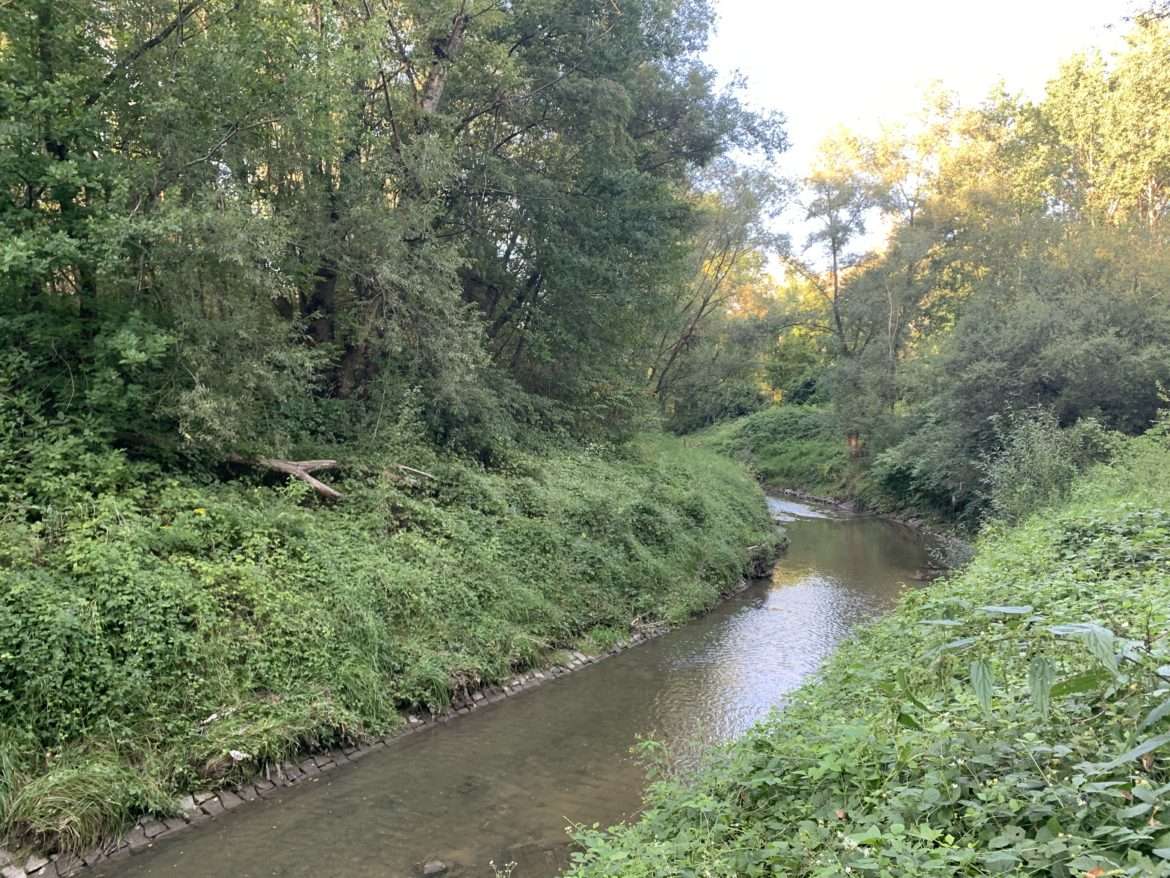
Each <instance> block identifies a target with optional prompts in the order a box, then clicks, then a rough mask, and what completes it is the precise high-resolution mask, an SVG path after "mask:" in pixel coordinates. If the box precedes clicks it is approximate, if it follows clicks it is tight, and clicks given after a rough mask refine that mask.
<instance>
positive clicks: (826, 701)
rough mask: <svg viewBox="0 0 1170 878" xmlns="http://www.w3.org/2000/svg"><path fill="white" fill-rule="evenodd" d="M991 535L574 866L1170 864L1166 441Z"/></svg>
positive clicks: (593, 843)
mask: <svg viewBox="0 0 1170 878" xmlns="http://www.w3.org/2000/svg"><path fill="white" fill-rule="evenodd" d="M1167 448H1168V444H1167V435H1166V431H1165V428H1159V429H1158V430H1157V431H1155V432H1153V433H1151V434H1150V435H1148V436H1145V437H1142V438H1139V439H1136V440H1131V441H1130V442H1129V443H1128V444H1127V446H1126V447H1125V448H1124V449H1123V450H1122V451H1121V452H1120V453H1119V456H1118V458H1117V460H1116V461H1115V462H1114V463H1113V464H1111V465H1108V466H1100V467H1097V468H1096V469H1094V470H1093V471H1092V473H1091V474H1090V475H1089V476H1088V477H1087V478H1086V479H1084V480H1083V481H1081V482H1080V483H1079V484H1077V485H1076V487H1075V488H1074V489H1073V491H1072V493H1071V495H1070V497H1069V499H1068V500H1067V501H1066V502H1064V503H1063V504H1061V505H1059V506H1056V507H1052V508H1050V509H1047V510H1045V511H1043V512H1041V513H1040V514H1038V515H1035V516H1033V517H1032V518H1030V519H1028V520H1026V521H1024V522H1023V523H1022V524H1020V525H1018V526H1015V527H1012V528H1007V527H1003V526H1001V527H997V528H994V529H993V530H992V531H991V532H990V533H988V534H987V535H985V537H984V538H983V540H982V541H981V543H980V545H979V547H978V551H977V553H976V556H975V558H974V561H973V562H972V563H971V565H970V567H969V568H967V569H966V570H965V571H964V572H962V573H961V574H958V575H956V576H954V577H952V578H950V579H947V580H943V581H940V582H937V583H935V584H934V585H932V586H930V587H928V588H923V589H919V590H916V591H913V592H910V593H909V594H908V595H907V596H906V597H905V598H904V600H903V602H902V603H901V605H900V606H899V607H898V608H897V609H896V610H895V611H894V612H893V613H892V614H891V615H890V616H888V617H887V618H885V619H884V620H882V621H880V622H878V623H876V624H874V625H872V626H869V627H868V628H866V629H864V630H863V631H862V632H861V633H860V634H859V635H857V636H855V637H854V638H853V639H852V641H850V642H849V643H847V644H846V645H845V646H844V647H843V648H842V649H841V650H840V651H839V652H838V654H837V655H836V657H835V658H833V659H832V660H830V662H829V664H828V666H827V667H826V669H825V670H824V671H823V672H822V674H821V675H820V677H819V679H817V680H816V681H815V682H813V683H811V684H810V685H808V686H806V687H805V688H804V689H803V690H801V691H800V692H799V693H798V694H797V695H796V696H795V697H793V698H792V699H791V700H790V701H789V703H788V705H787V706H786V708H785V709H784V711H783V712H782V713H779V714H776V715H775V716H773V717H772V718H771V719H770V720H768V721H767V722H765V723H764V724H762V725H760V726H758V727H757V728H755V729H754V730H752V731H751V732H749V733H748V735H746V736H745V737H744V738H743V739H741V740H739V741H737V742H736V743H734V744H732V745H730V746H729V747H728V748H727V749H726V750H724V751H723V752H721V753H719V754H718V755H716V756H715V757H714V758H713V759H712V761H711V762H710V763H709V764H708V766H707V767H706V768H705V769H704V770H703V771H702V772H701V773H700V774H699V775H698V776H697V777H696V778H693V779H691V780H690V781H677V780H666V781H662V782H660V783H658V784H657V785H655V787H654V788H653V789H652V790H651V791H650V793H649V796H648V801H647V809H646V810H645V811H644V812H643V815H642V817H641V818H640V820H638V821H637V822H635V823H633V824H630V825H625V826H620V827H615V828H613V829H611V830H608V831H601V830H599V829H597V828H596V827H594V828H586V827H581V828H579V829H578V839H579V841H580V842H581V843H582V844H583V845H584V850H583V852H581V853H579V854H578V855H577V860H576V865H575V867H574V869H573V870H572V872H571V874H572V875H574V876H576V878H586V876H593V875H598V876H600V875H606V876H611V875H622V876H629V878H634V876H650V875H654V876H666V875H678V876H682V875H696V874H698V875H711V876H748V875H773V874H784V875H791V876H809V878H813V876H823V878H828V876H837V875H843V874H854V875H875V876H877V875H888V876H894V875H897V876H899V878H902V876H927V875H938V876H948V878H949V876H962V875H972V876H974V875H980V876H982V875H989V874H1010V875H1053V876H1058V878H1060V876H1063V878H1072V876H1086V875H1087V876H1104V875H1118V876H1122V875H1130V876H1143V878H1153V876H1159V875H1163V876H1164V875H1170V821H1168V818H1167V801H1168V798H1167V797H1168V796H1170V762H1168V761H1167V760H1168V758H1170V756H1168V754H1170V701H1168V698H1170V684H1168V679H1170V665H1168V660H1170V641H1168V639H1167V630H1168V629H1170V617H1168V615H1167V608H1168V607H1170V517H1168V516H1167V514H1166V507H1167V504H1168V503H1170V480H1168V479H1167V475H1166V474H1167V472H1168V471H1170V469H1168V465H1170V451H1168V450H1167Z"/></svg>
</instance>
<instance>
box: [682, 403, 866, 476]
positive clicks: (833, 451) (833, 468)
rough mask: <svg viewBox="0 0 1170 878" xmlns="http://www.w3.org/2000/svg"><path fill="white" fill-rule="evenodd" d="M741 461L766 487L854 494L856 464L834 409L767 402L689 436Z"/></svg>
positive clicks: (857, 471) (857, 473)
mask: <svg viewBox="0 0 1170 878" xmlns="http://www.w3.org/2000/svg"><path fill="white" fill-rule="evenodd" d="M693 441H694V442H695V443H696V444H698V445H701V446H706V447H710V448H713V449H716V450H718V451H720V452H722V453H723V454H726V455H728V456H730V457H733V458H735V459H737V460H740V461H742V462H743V463H745V464H746V465H747V466H748V467H749V468H750V469H751V470H752V472H754V473H755V474H756V476H757V477H758V478H759V479H760V481H761V482H763V483H764V484H765V485H770V486H772V487H776V488H793V489H797V490H801V491H807V492H809V493H810V494H812V495H814V496H817V497H825V498H831V499H843V498H846V497H851V496H856V494H857V492H858V488H857V486H856V485H855V484H854V483H853V480H854V478H856V477H857V476H858V475H859V472H860V471H859V468H858V467H857V466H856V464H855V463H854V461H852V460H851V459H850V457H849V449H848V447H847V446H846V445H845V443H844V442H843V441H842V440H841V436H840V431H839V430H838V429H837V419H836V418H835V417H834V415H833V412H832V411H830V410H828V409H827V408H823V407H816V406H769V407H768V408H765V409H761V410H760V411H758V412H756V413H754V414H752V415H748V416H747V417H744V418H742V419H738V420H731V421H724V422H723V423H721V424H718V425H717V426H714V427H711V428H709V429H707V430H704V431H703V432H701V433H698V434H696V435H695V436H694V437H693Z"/></svg>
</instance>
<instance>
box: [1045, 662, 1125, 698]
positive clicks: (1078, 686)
mask: <svg viewBox="0 0 1170 878" xmlns="http://www.w3.org/2000/svg"><path fill="white" fill-rule="evenodd" d="M1112 679H1113V675H1112V674H1110V673H1109V672H1108V671H1106V670H1104V669H1102V668H1097V669H1094V670H1092V671H1085V672H1084V673H1081V674H1074V675H1073V676H1071V677H1065V678H1064V679H1063V680H1061V681H1060V682H1058V683H1054V684H1053V686H1052V697H1053V698H1060V697H1063V696H1065V695H1077V694H1080V693H1081V692H1089V691H1091V690H1093V689H1096V688H1097V687H1098V686H1101V685H1102V684H1103V683H1108V682H1109V681H1111V680H1112Z"/></svg>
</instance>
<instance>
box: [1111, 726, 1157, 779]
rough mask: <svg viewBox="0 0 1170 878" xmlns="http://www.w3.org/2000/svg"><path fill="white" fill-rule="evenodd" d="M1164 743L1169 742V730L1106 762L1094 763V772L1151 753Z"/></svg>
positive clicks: (1115, 766)
mask: <svg viewBox="0 0 1170 878" xmlns="http://www.w3.org/2000/svg"><path fill="white" fill-rule="evenodd" d="M1166 744H1170V732H1168V733H1166V734H1164V735H1155V736H1154V737H1153V738H1148V739H1147V740H1145V741H1142V742H1141V743H1140V744H1138V745H1137V746H1136V747H1134V748H1133V749H1131V750H1126V751H1125V752H1124V753H1122V754H1121V755H1120V756H1116V757H1114V758H1113V759H1110V760H1109V761H1108V762H1102V763H1100V764H1099V765H1095V766H1094V767H1093V768H1094V773H1095V774H1100V773H1101V772H1103V771H1112V770H1113V769H1115V768H1120V767H1121V766H1123V765H1125V764H1126V763H1129V762H1133V761H1134V760H1135V759H1138V758H1140V757H1142V756H1145V755H1146V754H1147V753H1152V752H1154V751H1155V750H1157V749H1158V748H1159V747H1163V746H1165V745H1166Z"/></svg>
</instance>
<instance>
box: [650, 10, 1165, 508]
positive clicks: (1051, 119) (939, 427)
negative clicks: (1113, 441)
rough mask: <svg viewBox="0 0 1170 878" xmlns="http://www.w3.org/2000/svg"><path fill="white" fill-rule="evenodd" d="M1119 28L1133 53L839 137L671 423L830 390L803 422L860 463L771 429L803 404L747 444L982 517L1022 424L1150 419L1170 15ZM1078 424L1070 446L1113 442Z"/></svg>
mask: <svg viewBox="0 0 1170 878" xmlns="http://www.w3.org/2000/svg"><path fill="white" fill-rule="evenodd" d="M1126 27H1127V28H1128V33H1127V35H1126V44H1125V46H1124V47H1123V49H1122V50H1121V51H1120V52H1119V53H1117V54H1116V55H1115V56H1113V57H1110V58H1104V57H1102V56H1100V55H1099V54H1097V53H1093V52H1089V53H1086V54H1084V55H1082V56H1079V57H1074V58H1071V59H1069V60H1068V61H1067V62H1066V63H1065V64H1064V65H1063V66H1062V67H1061V68H1060V69H1059V70H1054V71H1053V74H1054V75H1053V78H1052V80H1051V82H1050V83H1049V85H1048V88H1047V93H1046V95H1045V96H1044V98H1043V99H1042V100H1039V101H1031V100H1027V99H1024V98H1021V97H1018V96H1016V95H1013V94H1012V93H1010V92H1008V91H1002V92H997V93H995V94H992V95H991V96H990V97H988V99H987V100H986V101H985V102H984V103H983V104H982V105H977V106H974V107H961V106H959V104H958V103H957V102H956V101H955V100H954V99H953V98H952V97H951V96H950V95H948V94H947V93H945V92H937V93H935V94H932V95H931V96H930V98H929V100H928V102H927V104H926V107H925V109H924V111H923V113H922V114H921V115H920V116H919V117H918V118H915V119H911V120H907V121H906V122H904V123H900V124H890V125H888V126H886V127H885V128H883V129H882V131H881V132H880V133H879V134H876V135H872V136H871V135H863V134H855V133H848V132H846V133H843V134H841V135H840V136H837V137H835V138H833V139H831V140H830V141H829V142H827V143H826V144H825V145H824V147H823V150H822V154H821V156H820V158H819V160H818V163H817V165H816V166H815V167H814V168H812V169H811V172H810V173H809V175H808V177H807V178H806V179H805V180H804V181H803V183H802V185H801V186H800V187H799V189H798V192H797V194H796V196H795V202H796V204H798V205H799V206H800V208H801V214H802V216H803V217H804V218H805V219H806V220H807V222H808V223H809V224H810V226H811V228H812V233H811V234H810V235H809V236H808V238H807V240H805V241H803V242H789V243H788V245H787V246H784V245H781V246H780V251H779V252H780V254H781V258H782V260H783V264H784V266H785V270H784V277H783V278H782V279H781V280H780V281H779V282H778V287H779V289H778V291H777V294H776V295H775V296H772V297H767V296H765V297H763V300H764V301H765V302H766V307H759V308H743V307H740V308H739V310H738V311H737V312H736V313H735V314H734V315H732V316H730V317H726V318H724V320H723V322H722V323H711V324H709V325H708V327H707V334H706V335H705V336H704V338H703V340H702V341H701V342H699V343H697V344H696V350H698V351H701V352H702V353H701V354H697V355H696V357H695V359H694V360H693V361H692V362H693V363H695V364H698V363H700V362H703V361H704V358H705V359H706V360H707V361H708V362H709V363H710V364H711V366H710V367H709V368H705V371H704V372H703V373H702V375H701V376H700V378H701V379H702V380H699V381H698V383H697V384H696V385H695V386H694V387H693V388H692V389H691V391H690V392H689V399H690V402H689V404H688V405H687V406H678V407H676V412H677V414H676V417H674V418H673V420H672V425H673V426H674V427H675V428H676V429H679V430H681V431H686V430H693V429H695V428H696V427H699V426H704V425H705V424H708V423H711V422H713V421H716V420H719V419H721V418H727V417H732V416H736V415H742V414H745V413H750V412H751V411H752V410H753V409H758V408H760V407H763V406H765V405H767V404H769V403H771V402H774V401H775V400H776V399H779V402H780V404H781V405H782V406H785V407H800V406H804V405H811V406H814V407H816V408H817V409H818V413H817V414H815V415H810V416H809V417H808V418H807V419H806V421H807V423H809V424H810V425H811V424H814V423H820V422H821V421H822V420H823V419H824V416H825V413H827V414H831V416H832V421H833V424H832V426H831V428H829V429H826V430H825V431H823V432H822V433H821V435H823V436H824V438H825V440H826V441H827V442H830V443H831V444H838V445H840V446H841V447H846V446H847V443H848V442H849V441H850V440H852V441H853V443H854V445H853V448H852V449H851V453H852V455H853V456H854V458H855V460H856V467H855V470H856V471H854V472H846V473H844V475H842V474H841V471H840V469H839V467H838V465H837V464H836V463H835V461H837V460H839V458H840V454H839V453H838V452H836V451H834V450H832V449H830V448H829V447H827V446H826V447H825V448H823V449H820V450H817V449H814V448H812V447H810V446H808V445H806V444H804V443H806V442H807V441H809V440H810V439H811V436H809V435H804V434H802V435H801V436H800V437H799V438H800V442H801V445H800V448H801V450H800V451H797V446H793V447H792V448H788V447H786V443H787V440H788V438H789V435H790V433H791V431H790V430H788V429H783V430H780V432H779V433H777V440H778V442H779V443H780V444H779V445H777V446H776V447H764V446H763V445H761V444H760V443H761V442H764V443H767V442H769V441H770V440H769V439H768V438H767V434H768V433H770V432H771V430H772V425H779V424H780V423H785V424H792V425H795V424H797V423H804V422H805V421H802V420H801V418H800V416H799V415H796V414H793V415H789V416H775V420H774V419H773V416H771V415H766V416H762V419H761V420H755V419H752V420H749V421H747V422H746V423H745V425H744V427H743V428H742V431H741V436H740V439H738V440H736V444H738V445H739V446H743V447H748V448H750V451H751V456H752V458H753V459H754V460H755V461H756V462H757V463H758V465H759V467H760V471H761V473H762V474H763V475H764V476H765V477H766V478H768V479H769V480H772V481H780V482H783V481H784V480H786V479H791V481H790V482H789V483H788V484H787V485H786V486H787V487H794V488H805V489H808V490H814V491H816V492H822V491H825V490H826V489H829V488H832V487H834V483H835V482H838V481H840V482H841V484H840V485H836V486H835V487H837V489H839V490H840V489H842V488H844V490H846V491H847V492H848V493H851V494H853V495H854V496H858V497H860V498H861V499H862V500H864V501H865V502H867V503H868V504H869V505H871V506H874V507H877V508H887V509H889V508H894V509H905V510H913V511H914V512H916V513H918V514H923V513H925V514H929V515H931V516H933V517H935V518H938V519H941V520H946V521H950V522H956V523H958V524H960V525H963V526H966V527H968V528H970V529H972V530H974V529H976V528H977V527H978V526H979V524H980V523H981V522H982V521H983V520H984V518H985V517H987V515H989V514H993V513H994V512H995V511H996V510H995V509H994V508H993V505H992V503H991V498H990V494H991V490H990V488H989V486H988V482H987V472H986V470H987V467H988V466H989V464H990V463H991V462H992V461H993V460H995V459H996V458H998V457H999V456H1000V455H1002V454H1004V453H1006V452H1007V450H1008V449H1009V448H1010V447H1012V446H1013V444H1018V442H1017V439H1013V432H1014V430H1015V429H1016V428H1017V427H1019V425H1020V424H1021V423H1023V422H1026V421H1028V420H1034V419H1037V418H1039V419H1042V420H1044V421H1046V422H1052V423H1053V424H1054V425H1055V427H1056V428H1059V429H1067V428H1073V427H1075V425H1077V424H1080V423H1087V422H1089V421H1092V422H1094V423H1095V424H1096V425H1097V426H1096V428H1093V429H1099V430H1104V431H1117V432H1121V433H1124V434H1129V435H1135V434H1138V433H1141V432H1142V431H1143V430H1145V429H1146V428H1147V427H1148V426H1149V425H1150V424H1151V423H1153V420H1154V418H1155V415H1156V413H1157V411H1158V409H1159V407H1160V406H1161V405H1162V404H1163V391H1162V390H1160V388H1164V387H1165V386H1167V385H1170V247H1167V243H1168V239H1167V224H1166V223H1167V211H1168V210H1170V138H1168V137H1167V131H1170V124H1168V122H1167V119H1168V117H1167V113H1170V26H1168V23H1167V19H1166V18H1165V17H1164V16H1161V17H1159V16H1147V17H1144V18H1139V19H1138V20H1137V21H1135V22H1132V23H1131V24H1129V25H1126ZM875 225H878V226H880V227H882V228H884V229H887V230H888V232H887V234H886V235H885V236H884V240H883V241H882V243H881V245H880V246H879V247H877V248H873V249H866V246H867V243H866V242H872V241H873V240H874V239H873V236H869V237H865V236H864V233H865V232H866V230H867V229H870V230H872V228H873V227H874V226H875ZM868 246H870V247H872V244H869V245H868ZM759 298H760V297H759V296H757V297H756V300H753V301H758V300H759ZM777 339H779V341H777ZM729 347H733V348H734V350H732V351H731V352H730V353H729V351H728V348H729ZM731 363H734V364H737V365H738V371H735V372H733V373H730V374H729V373H726V372H725V371H724V370H723V367H724V366H725V365H727V364H731ZM753 390H754V393H753V392H749V391H753ZM696 407H698V410H697V411H696ZM678 415H681V416H678ZM1083 438H1084V439H1085V440H1086V442H1087V443H1088V444H1087V445H1085V446H1084V448H1082V451H1084V453H1083V454H1080V453H1078V454H1074V455H1073V457H1075V458H1079V459H1080V460H1081V462H1083V463H1088V462H1092V461H1093V460H1094V459H1099V458H1100V455H1099V454H1095V453H1093V452H1094V449H1095V448H1098V449H1099V446H1100V443H1099V442H1096V441H1095V440H1092V439H1091V437H1088V436H1085V437H1083ZM1061 441H1064V442H1065V443H1066V444H1070V445H1073V444H1077V442H1076V441H1074V440H1073V439H1068V440H1061ZM1081 444H1082V445H1084V443H1081Z"/></svg>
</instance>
